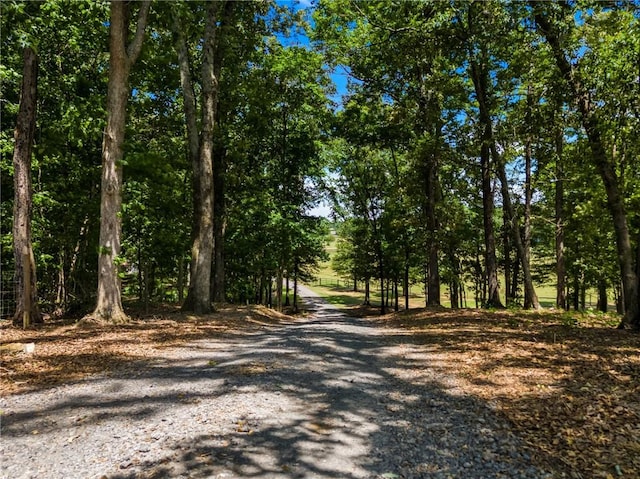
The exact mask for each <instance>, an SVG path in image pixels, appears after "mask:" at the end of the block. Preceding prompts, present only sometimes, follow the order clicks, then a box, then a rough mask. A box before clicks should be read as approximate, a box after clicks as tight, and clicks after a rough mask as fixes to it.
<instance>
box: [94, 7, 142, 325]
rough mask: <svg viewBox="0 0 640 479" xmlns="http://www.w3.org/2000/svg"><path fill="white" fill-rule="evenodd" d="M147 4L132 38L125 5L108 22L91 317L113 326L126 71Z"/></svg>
mask: <svg viewBox="0 0 640 479" xmlns="http://www.w3.org/2000/svg"><path fill="white" fill-rule="evenodd" d="M149 5H150V1H145V2H142V3H141V5H140V11H139V14H138V22H137V27H136V33H135V37H134V39H133V41H132V42H131V44H130V45H128V46H127V37H128V36H129V3H128V2H120V1H112V2H111V20H110V23H109V82H108V86H107V125H106V127H105V131H104V138H103V142H102V182H101V198H100V243H99V251H98V297H97V301H96V308H95V310H94V311H93V313H92V314H91V317H92V318H94V319H98V320H105V321H109V322H113V323H119V322H124V321H126V320H127V316H126V315H125V313H124V310H123V309H122V299H121V296H120V278H119V277H118V264H117V262H118V256H119V254H120V235H121V228H122V222H121V219H120V210H121V207H122V159H123V156H124V153H123V149H122V147H123V144H124V135H125V126H126V115H127V100H128V98H129V72H130V71H131V67H132V66H133V64H134V63H135V61H136V59H137V58H138V55H139V54H140V50H141V49H142V41H143V38H144V30H145V28H146V25H147V17H148V14H149Z"/></svg>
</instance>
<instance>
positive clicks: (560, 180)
mask: <svg viewBox="0 0 640 479" xmlns="http://www.w3.org/2000/svg"><path fill="white" fill-rule="evenodd" d="M555 143H556V145H555V148H556V184H555V235H556V242H555V249H556V278H557V279H556V307H557V308H558V309H566V308H567V295H566V289H567V287H566V281H565V278H566V276H567V269H566V265H565V259H564V169H563V159H562V150H563V145H564V137H563V132H562V128H561V127H559V126H558V128H557V130H556V139H555Z"/></svg>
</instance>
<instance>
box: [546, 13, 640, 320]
mask: <svg viewBox="0 0 640 479" xmlns="http://www.w3.org/2000/svg"><path fill="white" fill-rule="evenodd" d="M534 8H536V6H535V5H534ZM535 20H536V23H537V24H538V26H539V27H540V30H541V31H542V33H543V35H544V36H545V38H546V40H547V43H548V44H549V45H550V47H551V50H552V51H553V55H554V57H555V60H556V65H557V66H558V69H559V70H560V73H561V74H562V76H563V78H564V79H565V81H566V82H567V84H568V85H569V88H570V90H571V94H572V96H573V99H574V101H575V102H576V103H577V105H578V110H579V111H580V117H581V120H582V127H583V128H584V130H585V132H586V134H587V138H588V140H589V147H590V149H591V154H592V158H593V162H594V164H595V166H596V169H597V170H598V172H599V173H600V176H601V178H602V180H603V182H604V187H605V190H606V192H607V206H608V208H609V213H610V214H611V217H612V219H613V227H614V230H615V234H616V248H617V251H618V263H619V267H620V276H621V278H622V289H623V292H624V303H625V314H624V317H623V319H622V322H621V323H620V326H619V327H621V328H630V329H640V295H639V291H638V289H639V285H638V275H637V274H636V271H635V268H634V253H633V249H632V247H631V238H630V235H629V226H628V223H627V214H626V211H625V207H624V199H623V197H622V194H621V191H620V183H619V181H618V177H617V175H616V171H615V166H614V165H613V162H612V160H611V159H610V158H608V156H607V153H606V151H605V149H604V146H603V144H602V139H601V136H600V135H601V132H600V126H599V125H598V120H597V118H596V115H595V111H594V109H595V108H596V107H595V106H594V104H593V103H592V102H591V100H590V94H589V92H588V91H587V90H586V89H585V87H584V86H583V85H582V83H581V82H580V79H579V78H578V77H577V76H576V75H575V72H574V69H573V66H572V65H571V63H569V61H568V60H567V57H566V55H565V52H564V51H563V49H562V46H561V44H560V37H559V35H558V33H557V29H556V27H555V26H554V25H552V24H551V23H550V22H549V20H548V18H546V17H544V16H542V15H540V14H537V15H535Z"/></svg>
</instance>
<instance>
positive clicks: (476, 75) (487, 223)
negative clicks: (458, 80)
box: [471, 62, 504, 308]
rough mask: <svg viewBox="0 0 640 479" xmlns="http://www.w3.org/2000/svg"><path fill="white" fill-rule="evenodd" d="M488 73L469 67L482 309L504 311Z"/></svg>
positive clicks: (483, 69) (474, 65)
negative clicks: (476, 142)
mask: <svg viewBox="0 0 640 479" xmlns="http://www.w3.org/2000/svg"><path fill="white" fill-rule="evenodd" d="M487 76H488V75H487V72H486V69H485V68H484V67H481V66H479V65H477V64H476V63H473V62H472V64H471V77H472V79H473V85H474V88H475V92H476V97H477V99H478V104H479V107H480V116H479V119H480V125H481V127H482V144H481V146H480V169H481V174H482V206H483V216H482V218H483V223H484V244H485V269H486V276H487V289H488V291H487V297H486V301H485V307H488V308H503V307H504V306H503V305H502V302H501V301H500V289H499V286H498V260H497V259H496V238H495V233H494V226H493V207H494V206H493V190H492V188H491V165H490V161H491V154H490V153H491V152H490V146H491V144H492V143H493V138H492V136H493V135H492V131H491V117H490V113H489V108H488V105H487V104H486V100H487V96H486V95H487V94H486V91H487V84H488V80H487Z"/></svg>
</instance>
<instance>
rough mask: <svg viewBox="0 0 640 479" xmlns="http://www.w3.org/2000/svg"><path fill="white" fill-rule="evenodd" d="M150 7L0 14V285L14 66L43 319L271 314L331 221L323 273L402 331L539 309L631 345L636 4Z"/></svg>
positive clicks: (635, 303) (639, 318) (7, 243)
mask: <svg viewBox="0 0 640 479" xmlns="http://www.w3.org/2000/svg"><path fill="white" fill-rule="evenodd" d="M127 5H128V4H127ZM147 6H148V5H147V4H146V2H143V3H132V4H131V5H129V7H130V8H129V7H127V8H124V6H123V5H120V4H119V2H112V3H111V4H105V3H100V2H98V3H96V2H92V1H84V0H80V1H75V2H68V1H63V0H53V1H49V2H44V3H41V2H22V1H17V0H13V1H3V2H2V4H1V5H0V8H1V9H2V12H1V13H2V15H1V21H2V29H1V32H2V36H1V39H0V41H1V43H2V51H3V61H2V67H1V70H0V75H1V79H2V84H1V88H2V91H1V97H2V115H1V120H0V121H1V132H0V151H1V152H2V160H1V162H0V168H1V171H2V185H1V186H2V216H1V218H0V222H1V228H2V259H1V261H2V264H1V267H2V271H3V275H2V278H3V282H5V281H8V282H11V281H12V280H11V278H10V277H9V276H11V275H12V274H13V271H16V270H21V269H22V267H21V266H20V265H21V264H22V263H21V262H20V261H19V260H17V259H16V254H14V251H13V247H14V242H15V241H16V234H15V233H14V231H13V228H12V226H13V225H14V223H15V221H14V218H13V211H14V208H16V207H18V206H20V205H21V204H22V203H23V202H24V201H26V200H25V199H24V196H23V195H22V196H21V194H19V193H20V191H18V190H19V188H18V187H16V186H14V181H13V180H14V173H15V172H16V169H15V166H14V163H12V162H11V161H9V158H11V157H12V154H13V153H14V150H15V149H16V148H17V145H18V142H17V139H16V138H17V124H18V116H19V110H20V107H21V101H26V100H25V99H22V98H21V95H20V91H21V85H22V81H23V78H22V77H23V66H24V65H23V63H24V58H25V56H24V51H25V48H29V49H30V51H33V52H34V54H35V55H36V56H37V60H38V65H39V75H38V78H37V93H38V94H37V104H36V106H37V117H36V124H35V125H36V127H35V134H34V136H33V140H30V142H31V143H32V144H33V151H32V153H30V154H29V155H28V156H29V161H30V165H29V166H28V169H29V171H30V173H31V175H32V186H31V187H30V188H29V190H30V199H29V201H31V202H32V207H31V208H30V213H29V215H30V219H31V236H30V239H29V242H30V243H31V244H32V247H33V261H34V265H35V271H37V276H36V277H37V285H35V286H37V288H33V290H34V291H37V294H38V297H37V300H38V302H39V304H40V307H41V310H42V311H44V312H46V313H48V314H53V313H56V314H71V313H74V312H75V313H88V312H90V311H91V310H92V308H94V307H96V302H97V304H98V307H97V308H96V309H95V311H94V314H98V315H102V316H104V317H106V318H107V319H108V317H110V315H111V313H109V311H112V310H114V309H113V308H114V307H115V310H114V311H116V310H117V308H118V302H119V301H120V297H121V296H124V297H126V298H137V299H138V300H139V301H141V302H142V303H143V304H149V302H151V301H173V302H177V303H183V304H184V308H185V309H191V310H195V311H197V312H201V313H204V312H207V311H209V310H210V309H211V307H212V304H213V303H215V302H224V301H228V302H235V303H246V302H257V303H267V304H269V305H272V306H274V307H283V305H284V302H285V301H286V299H287V298H285V296H286V294H285V292H284V291H283V288H284V286H283V285H284V284H288V281H289V280H294V281H298V280H300V281H302V280H305V279H310V278H311V277H312V276H313V274H314V271H315V269H316V267H317V265H318V263H319V261H321V260H322V259H324V258H325V251H324V245H325V242H326V238H327V236H328V232H329V228H330V224H329V223H330V221H332V222H333V223H334V224H333V228H334V229H335V230H336V234H337V235H338V237H339V241H338V252H337V254H336V256H335V257H334V259H333V264H334V267H335V270H336V271H337V272H338V273H339V274H340V275H343V276H344V277H347V278H349V279H351V280H353V281H354V282H361V283H366V284H367V287H369V285H370V284H371V285H372V287H374V288H378V289H380V290H381V292H382V297H383V298H385V296H386V297H387V298H389V297H390V296H395V304H394V306H395V307H396V308H398V307H399V306H398V305H399V301H398V296H399V295H400V293H399V291H400V289H402V290H403V291H404V294H405V307H408V306H409V300H408V298H409V291H410V287H411V286H412V285H415V284H417V283H420V284H421V285H423V286H424V291H425V305H426V306H441V305H443V304H446V305H449V306H451V307H453V308H459V307H466V306H487V307H498V308H499V307H503V306H511V305H521V306H524V307H527V308H529V307H534V308H535V307H538V306H539V305H540V304H541V302H540V301H539V300H538V295H537V293H536V288H539V287H540V286H541V285H542V284H547V285H554V286H555V290H556V291H555V292H556V295H555V296H556V298H555V301H554V304H553V305H554V306H555V307H557V308H570V307H571V308H576V309H580V308H584V305H585V295H586V294H587V291H591V290H594V291H596V293H597V295H598V297H599V300H598V306H599V308H600V309H602V310H606V309H607V305H608V302H609V301H608V300H609V299H611V300H613V301H615V303H616V307H617V310H618V312H619V313H620V314H621V315H622V321H621V325H622V326H623V327H629V328H640V295H639V289H640V286H639V279H638V278H639V276H640V272H639V268H640V215H639V213H638V212H640V193H638V192H639V191H640V161H638V155H640V140H639V139H638V136H637V135H636V134H635V133H636V132H637V131H638V129H639V127H640V70H639V65H640V14H639V13H638V12H639V11H640V9H638V6H637V2H633V1H623V2H592V1H587V0H584V1H582V0H580V1H575V2H553V3H544V2H520V1H517V2H516V1H512V2H500V1H497V0H496V1H493V0H491V1H483V2H480V1H472V0H460V1H458V0H456V1H452V2H439V1H426V0H425V1H421V2H407V1H400V0H375V1H358V0H320V1H318V2H317V3H316V4H314V5H313V6H311V7H307V8H302V6H301V5H298V4H295V3H290V2H278V1H268V2H232V1H220V2H206V1H202V2H178V1H176V2H151V5H150V10H149V12H148V15H147V13H146V8H147ZM121 7H122V8H124V9H123V10H122V11H121V10H120V8H121ZM339 74H341V75H347V77H348V84H347V86H346V87H345V88H344V89H343V88H342V87H341V88H340V90H339V91H336V83H334V81H335V80H336V78H337V76H338V75H339ZM118 75H119V76H118ZM116 84H117V85H116ZM116 86H117V87H118V88H116ZM115 99H117V100H118V102H119V103H118V104H117V105H116V104H115V103H114V101H115ZM115 112H119V113H118V114H119V115H120V116H119V117H117V118H116V116H114V114H115ZM118 118H119V119H118ZM116 120H117V121H120V122H122V124H121V130H117V129H114V126H113V125H114V123H113V122H114V121H116ZM118 128H120V127H118ZM116 131H117V134H116V133H113V132H116ZM116 136H117V141H115V142H113V140H114V138H115V137H116ZM101 158H102V161H101ZM17 171H22V170H21V169H20V168H18V170H17ZM105 175H106V176H105ZM101 178H102V179H101ZM116 180H117V181H116ZM110 200H112V202H111V203H110V206H108V207H105V205H106V204H107V203H106V202H108V201H110ZM320 201H325V202H330V203H332V208H333V217H332V218H331V220H329V219H326V218H318V217H314V216H312V215H311V214H310V211H311V210H312V208H313V207H314V206H315V205H317V204H318V203H319V202H320ZM105 208H106V209H105ZM109 212H110V213H109ZM107 213H108V214H110V215H111V216H110V218H111V219H110V220H109V221H110V222H109V221H107V220H106V218H107ZM105 221H107V222H106V223H105ZM109 235H111V236H109ZM6 272H9V275H7V274H6ZM107 273H109V274H111V280H113V284H112V287H110V289H109V291H110V292H109V293H108V294H107V295H106V296H105V294H104V286H103V285H104V275H105V274H107ZM99 281H100V283H99ZM13 282H14V283H15V284H16V287H18V289H19V288H20V285H19V284H18V283H20V282H24V281H23V280H21V279H20V275H19V274H18V273H17V271H16V276H15V279H14V280H13ZM98 284H100V285H101V286H99V287H97V285H98ZM120 284H121V285H122V288H121V290H120ZM4 289H5V288H3V290H4ZM100 291H103V293H101V292H100ZM389 292H392V294H389ZM469 297H473V299H474V301H468V298H469ZM105 298H106V299H105ZM17 300H18V301H22V297H21V296H20V297H17ZM105 301H106V303H105ZM543 305H547V306H548V304H543ZM380 306H381V310H382V311H383V312H384V311H385V309H386V307H387V306H391V303H389V304H387V303H386V302H385V301H384V300H383V301H382V302H381V304H380ZM18 309H19V308H18ZM20 311H22V310H20ZM34 314H35V313H34ZM114 316H118V314H114ZM111 319H113V318H111Z"/></svg>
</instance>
